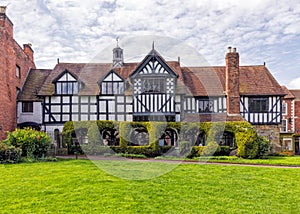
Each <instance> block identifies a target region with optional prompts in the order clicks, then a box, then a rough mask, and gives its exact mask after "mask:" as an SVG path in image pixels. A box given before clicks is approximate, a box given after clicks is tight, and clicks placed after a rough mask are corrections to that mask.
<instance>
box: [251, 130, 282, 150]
mask: <svg viewBox="0 0 300 214" xmlns="http://www.w3.org/2000/svg"><path fill="white" fill-rule="evenodd" d="M253 127H254V128H255V130H256V132H257V134H258V135H259V136H262V137H266V138H267V139H269V140H270V142H271V145H272V152H280V151H281V146H280V125H253Z"/></svg>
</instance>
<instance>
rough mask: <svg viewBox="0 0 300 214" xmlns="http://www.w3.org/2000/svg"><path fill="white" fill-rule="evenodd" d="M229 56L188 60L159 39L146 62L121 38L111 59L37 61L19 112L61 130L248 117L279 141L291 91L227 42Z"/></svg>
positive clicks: (47, 128)
mask: <svg viewBox="0 0 300 214" xmlns="http://www.w3.org/2000/svg"><path fill="white" fill-rule="evenodd" d="M225 61H226V65H225V66H210V67H183V66H181V64H180V62H179V61H166V60H165V59H164V57H163V56H161V55H160V54H159V53H158V51H157V50H156V49H155V48H154V46H153V47H152V49H151V50H150V52H149V53H148V54H146V55H145V57H144V59H143V60H141V61H140V62H130V63H127V62H124V59H123V49H121V48H120V47H119V46H117V47H116V48H114V49H113V60H112V63H58V64H57V65H56V66H55V67H54V69H51V70H41V69H32V70H31V73H30V75H29V78H28V79H27V81H26V83H25V85H24V87H23V90H22V91H21V93H20V94H19V120H20V122H22V123H24V122H35V123H38V124H41V127H42V129H43V130H45V131H47V132H50V133H53V132H54V130H56V131H61V130H62V127H63V124H64V123H65V122H66V121H86V120H115V121H187V122H188V121H197V122H202V121H228V120H230V121H241V120H247V121H249V122H250V123H252V124H253V125H255V127H256V128H257V130H258V131H259V130H261V133H262V134H263V135H265V136H267V137H269V138H270V139H271V140H272V141H279V124H281V116H282V108H281V105H282V98H283V96H284V95H285V92H284V91H283V90H282V88H281V87H280V85H279V84H278V83H277V81H276V80H275V79H274V77H273V76H272V75H271V73H270V72H269V70H268V69H267V68H266V67H265V66H264V65H257V66H240V65H239V54H238V52H237V51H236V49H235V48H234V49H231V48H228V52H227V53H226V58H225ZM37 82H38V83H37ZM33 85H36V87H33ZM24 97H26V98H30V99H31V101H32V102H33V104H34V106H35V105H37V106H39V108H40V110H36V112H34V111H33V112H31V113H32V117H31V118H30V117H28V112H26V109H25V112H24V111H22V110H24V109H23V108H22V106H23V105H26V104H24V103H26V102H28V101H29V100H27V99H24ZM34 109H35V108H34ZM277 129H278V131H277V132H276V130H277ZM274 130H275V131H274ZM274 133H275V134H274Z"/></svg>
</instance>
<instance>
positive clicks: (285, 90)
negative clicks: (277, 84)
mask: <svg viewBox="0 0 300 214" xmlns="http://www.w3.org/2000/svg"><path fill="white" fill-rule="evenodd" d="M281 88H282V90H283V91H284V93H285V94H286V95H285V96H284V99H294V98H295V96H294V95H293V93H292V92H291V91H290V90H289V89H287V87H285V86H284V85H282V86H281Z"/></svg>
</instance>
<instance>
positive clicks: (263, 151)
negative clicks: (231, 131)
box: [257, 136, 271, 158]
mask: <svg viewBox="0 0 300 214" xmlns="http://www.w3.org/2000/svg"><path fill="white" fill-rule="evenodd" d="M257 143H258V151H257V158H266V157H267V156H268V155H269V151H270V146H271V145H270V141H269V140H268V139H267V138H265V137H261V136H258V137H257Z"/></svg>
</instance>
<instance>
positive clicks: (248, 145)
mask: <svg viewBox="0 0 300 214" xmlns="http://www.w3.org/2000/svg"><path fill="white" fill-rule="evenodd" d="M95 124H97V127H98V130H99V131H100V132H98V131H97V127H96V126H95ZM138 127H143V128H144V129H146V130H147V132H148V134H149V145H148V146H147V147H148V148H147V149H143V150H144V152H143V153H145V154H147V156H148V155H150V156H158V155H160V154H162V153H165V152H164V151H162V148H161V147H160V146H159V144H158V140H159V139H160V138H161V136H162V134H163V130H165V129H167V128H169V129H173V130H175V131H176V133H177V135H178V140H179V142H180V141H181V142H184V141H190V142H191V143H195V141H196V140H195V139H196V138H197V137H196V136H192V137H191V133H197V131H198V132H199V133H200V132H202V133H205V135H206V140H207V141H208V142H210V141H216V140H218V139H216V136H217V135H218V133H222V132H224V131H227V132H230V133H232V134H233V136H234V140H235V141H234V146H235V148H234V149H236V148H237V156H239V157H243V158H255V157H256V156H257V153H258V142H257V134H256V131H255V129H254V128H253V126H252V125H251V124H250V123H248V122H244V121H243V122H201V123H187V122H170V123H166V122H128V121H123V122H117V121H114V122H112V121H96V123H95V121H93V122H92V121H78V122H67V123H65V125H64V128H63V143H64V145H68V152H69V153H72V152H74V145H73V144H72V137H75V136H74V129H77V128H85V129H87V130H88V138H89V141H91V142H92V143H101V142H99V141H98V139H101V138H102V136H101V133H102V130H103V129H105V128H114V129H116V131H118V132H119V136H120V141H119V142H120V144H119V146H120V147H123V148H122V149H120V148H119V147H118V146H117V147H115V148H113V150H114V151H115V152H116V151H121V152H125V151H126V150H127V147H128V145H130V135H131V131H132V129H134V128H138ZM193 130H194V131H195V132H193ZM72 134H73V136H72ZM187 145H188V144H187V143H183V144H182V146H181V148H180V151H181V152H183V153H184V152H185V150H187V147H188V146H187ZM191 146H192V145H191ZM149 148H151V149H149ZM211 149H212V150H214V149H213V148H206V149H205V153H204V154H205V155H207V154H210V152H209V150H211ZM219 149H220V151H218V149H217V151H216V153H215V155H217V154H218V155H228V154H229V148H228V147H221V148H219ZM168 150H169V149H167V150H166V151H168ZM170 151H171V150H170ZM134 152H137V153H140V151H138V149H135V151H134ZM201 152H202V151H201ZM218 152H219V153H218ZM116 153H118V152H116ZM195 155H196V156H197V155H198V154H197V151H196V150H195V148H193V147H192V149H191V153H190V154H189V155H188V156H189V157H192V156H195Z"/></svg>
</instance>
